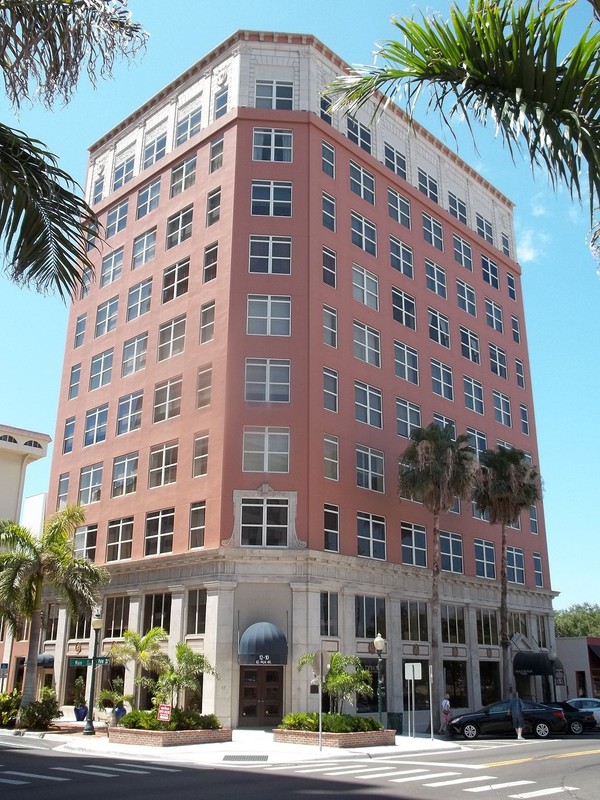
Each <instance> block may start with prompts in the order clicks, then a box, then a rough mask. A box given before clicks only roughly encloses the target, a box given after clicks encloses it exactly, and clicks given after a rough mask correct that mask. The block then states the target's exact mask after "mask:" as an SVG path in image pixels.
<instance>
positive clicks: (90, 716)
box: [83, 613, 102, 736]
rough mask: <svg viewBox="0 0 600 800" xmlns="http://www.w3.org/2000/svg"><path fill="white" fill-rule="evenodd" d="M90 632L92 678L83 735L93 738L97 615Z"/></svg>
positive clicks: (99, 622) (98, 623)
mask: <svg viewBox="0 0 600 800" xmlns="http://www.w3.org/2000/svg"><path fill="white" fill-rule="evenodd" d="M92 630H93V631H94V648H93V650H92V658H91V659H90V661H91V664H92V676H91V678H90V694H89V698H88V712H87V716H86V718H85V726H84V728H83V733H84V734H85V735H86V736H94V734H95V733H96V731H95V730H94V690H95V688H96V657H97V655H98V641H99V639H100V631H101V630H102V617H101V616H100V614H99V613H97V614H95V615H94V618H93V619H92Z"/></svg>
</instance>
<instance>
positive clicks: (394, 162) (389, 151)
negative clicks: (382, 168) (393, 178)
mask: <svg viewBox="0 0 600 800" xmlns="http://www.w3.org/2000/svg"><path fill="white" fill-rule="evenodd" d="M383 163H384V164H385V165H386V167H387V168H388V169H391V170H392V172H395V173H396V175H399V176H400V177H401V178H404V180H406V156H404V154H403V153H401V152H400V150H396V148H395V147H392V145H391V144H388V143H387V142H385V144H384V146H383Z"/></svg>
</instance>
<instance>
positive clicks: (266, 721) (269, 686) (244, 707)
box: [239, 666, 283, 728]
mask: <svg viewBox="0 0 600 800" xmlns="http://www.w3.org/2000/svg"><path fill="white" fill-rule="evenodd" d="M282 717H283V667H268V666H264V667H258V666H252V667H240V720H239V725H240V727H256V728H274V727H275V726H276V725H279V723H280V722H281V720H282Z"/></svg>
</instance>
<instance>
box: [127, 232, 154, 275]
mask: <svg viewBox="0 0 600 800" xmlns="http://www.w3.org/2000/svg"><path fill="white" fill-rule="evenodd" d="M155 255H156V228H153V229H152V230H151V231H146V232H145V233H142V234H140V236H136V238H135V239H134V240H133V249H132V256H131V269H137V268H138V267H141V266H142V265H143V264H146V263H147V262H148V261H151V260H152V259H153V258H154V256H155Z"/></svg>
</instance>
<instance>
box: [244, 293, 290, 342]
mask: <svg viewBox="0 0 600 800" xmlns="http://www.w3.org/2000/svg"><path fill="white" fill-rule="evenodd" d="M291 312H292V298H291V297H287V296H285V295H276V294H249V295H248V311H247V327H246V332H247V333H248V335H250V336H289V335H290V332H291Z"/></svg>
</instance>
